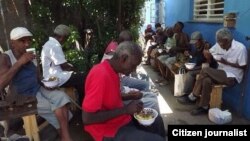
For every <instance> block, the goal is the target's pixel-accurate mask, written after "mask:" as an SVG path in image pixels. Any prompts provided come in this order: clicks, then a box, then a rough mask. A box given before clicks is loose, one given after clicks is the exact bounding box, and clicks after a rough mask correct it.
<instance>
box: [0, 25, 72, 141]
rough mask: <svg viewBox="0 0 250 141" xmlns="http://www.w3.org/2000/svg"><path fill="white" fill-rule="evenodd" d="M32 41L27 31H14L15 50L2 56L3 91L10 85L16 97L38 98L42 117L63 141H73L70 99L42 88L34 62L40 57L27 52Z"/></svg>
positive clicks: (12, 35)
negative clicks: (69, 124)
mask: <svg viewBox="0 0 250 141" xmlns="http://www.w3.org/2000/svg"><path fill="white" fill-rule="evenodd" d="M31 38H32V33H31V32H30V31H28V29H26V28H24V27H16V28H14V29H12V30H11V32H10V40H11V49H10V50H8V51H6V52H4V53H3V54H0V76H1V77H0V91H2V90H3V89H4V88H5V87H7V86H8V85H9V90H10V92H11V94H13V95H16V96H18V97H25V98H27V97H32V98H36V99H37V110H38V114H39V115H41V116H42V117H43V118H45V119H46V120H47V121H48V122H49V123H50V124H51V125H53V126H54V127H55V128H56V129H57V130H58V132H59V134H60V137H61V141H72V139H71V137H70V134H69V129H68V120H69V119H70V114H68V113H69V110H68V108H67V104H68V103H69V102H70V100H69V97H68V96H67V95H66V94H65V93H64V92H63V91H60V90H50V89H47V88H46V87H44V86H41V83H40V80H38V75H39V74H37V68H36V66H35V65H34V63H33V62H32V60H33V59H34V58H35V57H36V55H35V54H34V53H32V52H27V51H26V49H27V48H29V47H30V45H31ZM18 100H20V99H18Z"/></svg>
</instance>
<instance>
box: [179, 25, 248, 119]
mask: <svg viewBox="0 0 250 141" xmlns="http://www.w3.org/2000/svg"><path fill="white" fill-rule="evenodd" d="M203 53H204V57H205V58H206V59H207V61H208V62H212V61H216V62H218V68H217V69H214V68H210V67H208V68H203V69H202V70H201V72H200V73H199V77H198V78H197V80H196V82H195V85H194V88H193V90H192V93H191V94H190V95H189V96H188V98H187V99H186V101H185V103H195V101H197V100H198V107H197V108H196V109H194V110H192V111H191V114H192V115H200V114H207V112H208V109H209V102H210V94H211V91H212V85H213V84H223V85H227V86H234V85H235V84H237V83H240V82H241V81H242V78H243V70H244V69H245V67H246V64H247V50H246V47H245V46H244V45H243V44H242V43H240V42H238V41H235V40H234V39H233V35H232V33H231V31H230V30H229V29H227V28H221V29H219V30H217V32H216V44H215V45H214V46H213V47H212V48H211V49H209V50H204V51H203ZM217 54H222V55H221V58H216V57H215V56H216V55H217ZM179 102H180V101H179Z"/></svg>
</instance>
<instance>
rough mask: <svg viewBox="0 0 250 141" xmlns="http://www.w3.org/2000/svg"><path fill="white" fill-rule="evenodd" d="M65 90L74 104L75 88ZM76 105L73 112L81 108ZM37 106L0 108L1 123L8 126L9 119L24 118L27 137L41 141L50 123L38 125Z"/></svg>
mask: <svg viewBox="0 0 250 141" xmlns="http://www.w3.org/2000/svg"><path fill="white" fill-rule="evenodd" d="M63 90H64V91H65V92H66V93H67V94H68V95H69V97H70V98H71V101H72V102H73V101H74V100H76V95H75V89H74V88H71V87H70V88H64V89H63ZM76 104H77V103H76V102H75V104H71V110H76V108H79V107H76ZM36 105H37V103H36V102H32V103H27V104H24V105H22V106H18V107H11V108H10V107H8V108H0V115H1V116H0V121H3V123H6V124H7V123H8V122H7V121H8V120H9V119H15V118H22V120H23V128H24V130H25V135H26V136H27V137H28V138H29V140H30V141H40V137H39V131H41V130H42V129H43V128H44V127H46V126H47V125H48V124H49V123H48V122H47V121H45V122H43V123H42V124H40V125H38V123H37V116H38V114H37V107H36ZM6 126H8V125H6ZM7 128H8V127H7ZM6 130H7V129H6ZM6 132H7V131H6ZM5 134H6V133H5Z"/></svg>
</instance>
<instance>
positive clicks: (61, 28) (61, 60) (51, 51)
mask: <svg viewBox="0 0 250 141" xmlns="http://www.w3.org/2000/svg"><path fill="white" fill-rule="evenodd" d="M69 35H70V28H69V27H68V26H66V25H63V24H60V25H58V26H57V27H56V28H55V29H54V35H53V37H49V40H48V41H47V42H46V43H45V44H44V45H43V48H42V53H41V61H42V67H43V77H44V78H45V79H48V78H50V77H51V76H54V77H57V78H58V79H59V86H60V87H75V88H76V90H77V92H78V94H79V96H80V97H79V101H80V103H81V101H82V99H83V95H84V94H83V93H84V91H83V86H84V81H85V76H86V75H85V74H84V73H82V72H76V69H75V68H74V67H73V66H72V65H71V64H69V63H68V62H67V60H66V58H65V55H64V53H63V50H62V44H63V43H64V42H65V41H66V40H67V38H68V36H69Z"/></svg>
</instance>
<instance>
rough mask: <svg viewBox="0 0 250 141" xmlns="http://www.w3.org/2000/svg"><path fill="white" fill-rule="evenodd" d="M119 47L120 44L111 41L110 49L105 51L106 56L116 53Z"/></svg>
mask: <svg viewBox="0 0 250 141" xmlns="http://www.w3.org/2000/svg"><path fill="white" fill-rule="evenodd" d="M117 47H118V43H117V42H115V41H111V42H110V43H109V45H108V47H107V48H106V50H105V52H104V53H105V54H108V53H110V52H115V50H116V48H117Z"/></svg>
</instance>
